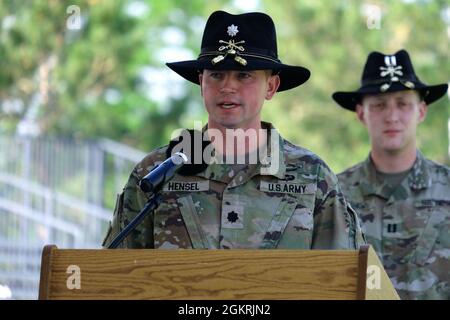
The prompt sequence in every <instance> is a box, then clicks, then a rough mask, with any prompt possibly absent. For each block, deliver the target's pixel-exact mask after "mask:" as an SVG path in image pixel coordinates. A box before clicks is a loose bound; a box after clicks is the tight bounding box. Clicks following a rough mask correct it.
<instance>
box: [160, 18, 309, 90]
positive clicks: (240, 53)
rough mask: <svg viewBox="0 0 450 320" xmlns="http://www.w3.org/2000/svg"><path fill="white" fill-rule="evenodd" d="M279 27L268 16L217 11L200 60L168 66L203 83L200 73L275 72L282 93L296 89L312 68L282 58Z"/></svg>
mask: <svg viewBox="0 0 450 320" xmlns="http://www.w3.org/2000/svg"><path fill="white" fill-rule="evenodd" d="M277 51H278V50H277V39H276V31H275V25H274V23H273V21H272V18H270V17H269V16H268V15H267V14H264V13H260V12H251V13H244V14H237V15H234V14H229V13H227V12H224V11H216V12H213V13H212V14H211V16H210V17H209V18H208V21H207V22H206V26H205V30H204V32H203V38H202V44H201V52H200V55H199V56H198V58H197V60H188V61H180V62H172V63H167V66H168V67H169V68H171V69H172V70H173V71H175V72H176V73H178V74H179V75H181V76H182V77H183V78H185V79H187V80H189V81H191V82H194V83H196V84H199V78H198V73H199V71H200V70H203V69H209V70H266V69H267V70H274V71H275V72H276V73H278V74H279V76H280V80H281V81H280V86H279V88H278V91H283V90H288V89H292V88H294V87H297V86H299V85H301V84H302V83H304V82H306V81H307V80H308V79H309V76H310V72H309V70H308V69H306V68H303V67H297V66H289V65H286V64H283V63H281V61H280V60H279V59H278V52H277Z"/></svg>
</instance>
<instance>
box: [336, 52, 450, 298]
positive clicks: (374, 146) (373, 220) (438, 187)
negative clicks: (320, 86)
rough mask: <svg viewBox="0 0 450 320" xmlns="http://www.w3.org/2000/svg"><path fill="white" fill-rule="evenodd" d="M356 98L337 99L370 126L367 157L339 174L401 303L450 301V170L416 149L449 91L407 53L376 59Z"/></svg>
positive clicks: (367, 69)
mask: <svg viewBox="0 0 450 320" xmlns="http://www.w3.org/2000/svg"><path fill="white" fill-rule="evenodd" d="M361 82H362V86H361V88H360V89H358V90H357V91H355V92H336V93H334V94H333V99H334V100H335V101H336V102H337V103H338V104H339V105H340V106H341V107H343V108H345V109H347V110H351V111H354V112H356V115H357V117H358V120H359V121H361V122H362V123H363V124H364V126H366V128H367V131H368V134H369V137H370V142H371V151H370V154H369V157H368V158H367V159H366V160H365V161H364V162H362V163H359V164H357V165H355V166H353V167H351V168H349V169H347V170H345V171H344V172H342V173H341V174H339V175H338V177H339V182H340V184H341V186H342V188H343V191H344V195H345V196H346V198H347V199H348V200H349V201H350V203H351V205H352V207H353V208H355V210H356V211H357V212H358V214H359V217H360V219H361V220H362V226H363V232H364V234H365V236H366V239H367V242H368V243H370V244H371V245H372V246H373V247H374V249H375V251H376V252H377V253H378V256H379V257H380V259H381V261H382V262H383V265H384V268H385V269H386V271H387V273H388V275H389V277H390V279H391V281H392V282H393V284H394V287H395V288H396V289H397V291H398V293H399V295H400V297H401V298H402V299H450V169H449V168H448V167H445V166H443V165H441V164H438V163H435V162H433V161H431V160H428V159H426V158H425V157H424V156H423V155H422V153H421V152H420V151H419V150H418V149H417V146H416V131H417V127H418V125H419V124H420V123H421V122H422V121H423V120H424V119H425V116H426V113H427V108H428V105H429V104H431V103H432V102H434V101H436V100H437V99H439V98H440V97H442V96H443V95H445V93H446V92H447V89H448V86H447V84H439V85H433V86H429V85H426V84H424V83H422V82H421V81H420V80H419V78H418V77H417V76H416V74H415V73H414V69H413V66H412V62H411V60H410V57H409V55H408V53H407V52H406V51H405V50H401V51H399V52H397V53H395V54H394V55H384V54H382V53H379V52H372V53H371V54H369V56H368V58H367V62H366V65H365V67H364V72H363V75H362V81H361Z"/></svg>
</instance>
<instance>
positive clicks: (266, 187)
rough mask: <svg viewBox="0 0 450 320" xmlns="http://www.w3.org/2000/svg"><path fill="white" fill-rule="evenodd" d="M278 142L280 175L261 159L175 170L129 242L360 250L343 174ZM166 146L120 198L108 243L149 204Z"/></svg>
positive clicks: (155, 245)
mask: <svg viewBox="0 0 450 320" xmlns="http://www.w3.org/2000/svg"><path fill="white" fill-rule="evenodd" d="M263 125H264V126H268V127H269V128H272V127H271V124H268V123H263ZM269 132H270V131H269ZM279 142H280V147H279V159H280V160H281V161H280V165H279V166H278V170H277V172H275V173H274V174H273V175H261V174H260V173H261V169H262V167H263V165H262V164H261V162H262V161H260V162H259V163H258V164H253V165H245V166H244V168H243V169H242V170H240V171H238V172H236V173H235V172H233V167H232V166H230V165H226V164H211V165H209V166H208V167H207V169H206V170H205V171H204V172H202V173H199V174H197V175H193V176H181V175H175V177H174V178H173V179H172V180H171V181H170V182H169V183H168V184H167V185H166V187H165V188H164V189H163V191H162V192H161V197H162V202H161V204H160V205H159V207H158V208H157V209H156V210H155V211H154V213H153V214H150V215H149V216H147V217H146V218H145V220H144V221H143V222H142V223H141V224H140V225H139V226H138V227H137V228H136V229H135V230H134V231H133V232H132V233H131V234H130V235H129V236H128V237H127V238H126V239H125V241H124V243H123V245H122V246H123V247H128V248H164V249H170V248H208V249H217V248H220V249H232V248H241V249H245V248H247V249H258V248H259V249H272V248H283V249H288V248H292V249H311V248H312V249H357V248H358V247H359V244H361V243H362V241H363V240H362V235H361V228H360V226H359V224H358V225H357V224H356V222H355V221H357V220H356V214H355V213H354V211H353V210H352V209H351V208H350V207H349V206H347V203H346V201H345V200H344V198H343V197H342V193H341V192H340V189H339V187H338V185H337V177H336V176H335V175H334V174H333V173H332V172H331V170H330V169H329V168H328V167H327V166H326V164H325V163H324V162H323V161H322V160H321V159H319V158H318V157H317V156H316V155H314V154H313V153H311V152H310V151H307V150H305V149H303V148H300V147H297V146H294V145H292V144H291V143H289V142H288V141H286V140H284V139H282V138H281V137H280V138H279ZM166 148H167V147H163V148H160V149H156V150H154V151H153V152H152V153H150V154H149V155H147V156H146V157H145V158H144V159H143V160H142V161H141V162H140V163H139V164H138V165H137V166H136V167H135V169H134V170H133V172H132V174H131V176H130V178H129V181H128V183H127V184H126V186H125V188H124V191H123V193H122V194H120V196H119V197H118V200H117V204H116V208H115V211H114V216H113V220H112V223H111V224H110V228H109V231H108V234H107V236H106V238H105V241H104V243H103V245H104V246H107V245H108V244H109V243H110V242H111V240H112V239H113V237H114V236H115V235H116V234H117V233H118V232H119V231H120V230H121V229H123V228H124V226H125V225H127V224H128V223H129V221H131V220H132V219H133V218H134V217H135V216H136V215H137V213H138V212H139V211H140V210H141V208H142V207H143V206H144V204H145V203H146V202H147V197H146V195H145V194H144V193H143V192H142V191H141V190H140V188H139V187H138V182H139V180H140V179H141V178H142V177H143V176H145V175H146V174H147V173H148V172H149V170H150V169H152V168H153V167H154V165H155V163H158V162H161V161H163V160H165V158H166V156H165V151H166ZM269 149H270V148H269ZM268 153H269V155H270V150H269V151H268Z"/></svg>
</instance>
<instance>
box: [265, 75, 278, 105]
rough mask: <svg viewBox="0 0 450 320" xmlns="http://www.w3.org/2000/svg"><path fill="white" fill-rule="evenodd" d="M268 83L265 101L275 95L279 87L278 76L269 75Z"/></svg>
mask: <svg viewBox="0 0 450 320" xmlns="http://www.w3.org/2000/svg"><path fill="white" fill-rule="evenodd" d="M267 81H268V86H267V91H266V100H270V99H272V97H273V96H274V95H275V93H276V92H277V90H278V88H279V87H280V83H281V81H280V76H279V75H278V74H275V75H270V76H269V79H268V80H267Z"/></svg>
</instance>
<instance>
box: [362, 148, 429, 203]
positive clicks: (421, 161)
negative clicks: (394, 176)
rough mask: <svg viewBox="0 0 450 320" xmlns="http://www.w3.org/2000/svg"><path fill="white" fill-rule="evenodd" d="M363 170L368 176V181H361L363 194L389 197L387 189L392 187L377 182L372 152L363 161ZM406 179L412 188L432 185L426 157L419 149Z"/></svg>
mask: <svg viewBox="0 0 450 320" xmlns="http://www.w3.org/2000/svg"><path fill="white" fill-rule="evenodd" d="M362 171H363V176H366V177H367V179H366V181H367V183H366V182H362V183H361V189H362V192H363V194H364V195H365V196H367V195H371V194H375V195H378V196H381V197H383V198H386V199H388V198H389V197H390V193H388V192H387V190H389V189H390V188H389V187H387V186H386V184H385V183H381V184H380V183H377V170H376V168H375V165H374V163H373V161H372V158H371V156H370V154H369V156H368V157H367V159H366V160H365V161H364V162H363V165H362ZM405 180H407V185H408V186H409V188H410V189H411V190H421V189H425V188H428V187H430V186H431V179H430V173H429V170H428V168H427V166H426V164H425V158H424V157H423V155H422V153H421V152H420V151H419V150H417V156H416V160H415V162H414V165H413V166H412V168H411V170H410V172H409V173H408V175H407V176H406V178H405ZM404 183H405V181H403V182H402V184H404Z"/></svg>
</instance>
